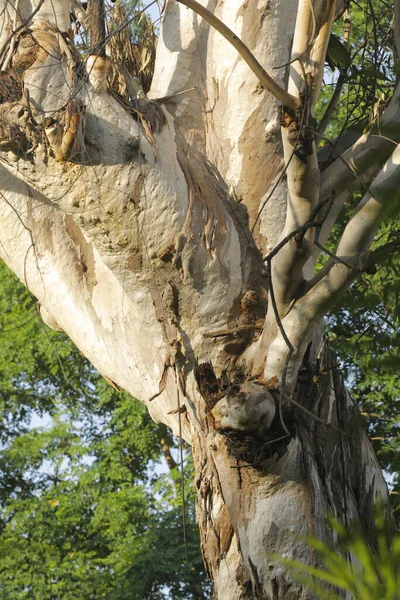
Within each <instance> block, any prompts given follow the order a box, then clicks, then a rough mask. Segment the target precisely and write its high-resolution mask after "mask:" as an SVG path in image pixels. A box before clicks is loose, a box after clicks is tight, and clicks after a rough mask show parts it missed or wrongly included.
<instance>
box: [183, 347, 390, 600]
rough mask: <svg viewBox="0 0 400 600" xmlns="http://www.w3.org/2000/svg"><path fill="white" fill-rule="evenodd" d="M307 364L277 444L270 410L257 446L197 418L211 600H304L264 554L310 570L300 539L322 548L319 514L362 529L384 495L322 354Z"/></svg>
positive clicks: (325, 535)
mask: <svg viewBox="0 0 400 600" xmlns="http://www.w3.org/2000/svg"><path fill="white" fill-rule="evenodd" d="M314 367H315V368H316V370H315V371H314V373H317V372H318V371H319V372H320V373H321V374H320V375H319V376H315V375H313V372H312V371H311V370H308V371H306V370H304V371H303V372H302V373H301V379H299V381H298V384H297V386H296V391H295V395H294V396H293V399H294V400H295V402H296V403H298V404H299V405H297V404H296V405H295V404H294V403H293V402H284V403H283V406H282V417H283V420H284V422H285V425H286V427H287V429H288V430H289V432H290V437H285V430H284V429H283V427H282V424H281V421H280V416H279V413H277V414H276V416H275V419H274V421H273V423H272V426H271V428H270V431H269V433H268V435H267V436H266V437H265V438H263V439H257V438H255V437H253V436H251V435H245V434H240V433H234V432H232V431H230V432H226V433H223V432H222V433H219V432H218V431H216V430H215V427H214V426H213V425H214V423H212V421H213V417H212V415H210V413H209V412H207V411H206V412H204V413H203V419H204V424H205V426H204V428H203V432H204V433H202V434H196V435H195V436H194V441H193V452H194V458H195V464H196V479H195V486H196V491H197V514H198V520H199V526H200V532H201V539H202V550H203V554H204V559H205V563H206V565H207V568H208V571H209V573H210V577H211V579H212V581H213V582H214V586H215V587H214V596H213V597H214V598H215V599H218V600H250V599H257V600H295V599H298V598H303V597H308V595H307V591H306V590H305V589H303V587H302V586H301V585H300V584H296V583H295V582H293V581H292V580H291V577H290V575H288V573H287V572H285V569H284V568H283V567H282V565H280V564H279V563H277V562H276V561H275V560H274V559H272V558H271V556H270V555H271V554H272V553H278V554H280V555H282V556H285V557H288V558H292V557H294V558H296V559H297V560H300V561H302V562H304V563H308V564H313V563H315V561H316V557H315V556H314V555H313V553H312V551H311V550H310V549H309V548H308V547H307V546H306V545H305V544H304V543H303V542H302V541H301V540H300V539H299V538H301V536H305V535H312V536H317V537H318V538H319V539H322V540H327V541H328V540H329V539H330V538H331V532H330V530H329V528H328V527H327V525H326V522H325V519H326V517H327V515H334V516H335V517H336V518H337V519H338V520H340V521H341V522H342V523H344V524H345V525H349V524H350V523H360V524H361V525H362V527H363V529H364V530H367V529H368V526H369V524H370V523H371V522H372V521H373V514H374V513H373V507H374V501H375V500H376V498H377V497H378V496H385V494H386V484H385V482H384V480H383V478H382V476H381V474H380V472H379V467H378V465H377V461H376V458H375V456H374V454H373V451H372V448H371V446H370V443H369V441H368V439H367V437H366V435H365V433H364V432H363V429H362V425H361V420H360V415H359V411H358V409H357V408H356V407H355V406H354V405H353V403H352V402H351V400H350V398H349V396H348V394H347V392H346V390H345V388H344V385H343V382H342V379H341V376H340V373H339V372H338V371H337V367H336V365H335V357H334V356H332V355H331V354H330V353H328V352H327V351H326V348H325V349H324V356H323V357H322V360H320V361H319V364H315V365H314ZM302 407H303V408H302ZM305 410H307V411H310V412H305ZM214 412H215V411H214ZM310 413H313V414H314V415H315V417H312V416H311V415H310ZM274 440H276V441H274Z"/></svg>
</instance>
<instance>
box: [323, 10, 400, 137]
mask: <svg viewBox="0 0 400 600" xmlns="http://www.w3.org/2000/svg"><path fill="white" fill-rule="evenodd" d="M392 15H393V12H392V10H388V5H387V3H386V2H385V1H383V0H360V1H359V2H351V3H350V4H349V9H348V13H345V14H344V16H343V17H342V18H341V19H339V20H338V21H337V22H336V24H335V26H334V30H333V34H332V37H331V40H330V43H329V47H328V52H327V61H328V64H329V67H330V69H327V70H326V73H325V82H324V83H325V85H324V86H323V88H322V90H321V95H320V100H319V104H318V108H317V113H316V117H317V121H318V120H320V119H321V117H322V115H323V114H324V112H325V110H326V108H327V106H328V105H329V102H330V100H331V98H332V95H333V93H334V90H335V87H336V86H337V85H338V81H339V79H338V74H339V73H341V74H342V79H341V80H340V82H341V85H343V87H342V90H341V94H340V101H339V103H338V105H337V107H336V110H335V113H334V118H332V119H331V120H330V122H329V125H328V128H327V136H328V137H335V136H337V135H339V134H340V133H341V132H343V131H344V130H346V129H348V128H355V127H358V128H359V129H360V130H361V129H363V128H364V127H366V126H367V125H368V123H371V122H376V121H377V119H379V116H380V114H381V112H382V109H383V108H384V107H385V106H386V104H387V100H388V98H389V97H390V95H391V93H392V91H393V87H394V84H395V82H396V78H397V77H396V74H397V64H396V62H395V60H394V58H393V48H394V39H393V27H392ZM346 31H349V41H348V43H347V41H346V35H347V34H346ZM332 71H333V72H332Z"/></svg>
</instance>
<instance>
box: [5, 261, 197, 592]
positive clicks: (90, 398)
mask: <svg viewBox="0 0 400 600" xmlns="http://www.w3.org/2000/svg"><path fill="white" fill-rule="evenodd" d="M0 279H1V284H2V285H1V293H0V314H1V315H2V316H1V317H0V335H1V341H2V344H1V345H0V390H1V392H0V401H1V414H2V421H1V424H0V435H1V449H0V468H1V487H0V599H1V600H3V599H4V600H9V599H10V598H12V599H13V600H22V599H24V598H41V599H43V600H57V599H60V600H61V599H62V600H75V599H76V600H91V599H92V598H93V599H94V598H96V600H97V599H98V598H106V599H107V600H122V599H125V598H127V597H129V598H132V600H134V599H137V600H146V598H148V599H151V600H157V599H159V600H161V599H166V598H170V597H173V598H174V599H175V598H176V599H179V598H182V599H183V598H184V599H196V600H197V599H202V598H204V597H205V593H206V584H205V583H204V581H205V575H204V570H203V566H202V560H201V556H200V553H199V540H198V533H197V528H196V526H195V522H194V511H193V491H192V489H191V487H190V486H189V481H190V477H191V473H190V468H191V467H190V461H189V462H188V464H187V470H188V477H187V478H186V479H187V482H188V483H187V487H188V489H187V490H186V498H187V502H188V503H189V509H188V510H187V514H186V518H187V522H188V524H187V538H188V553H189V561H186V558H185V548H184V536H183V529H182V502H181V492H180V479H179V477H178V475H177V474H176V473H175V471H176V470H177V469H174V470H173V472H172V474H169V475H167V474H163V475H161V476H159V470H160V467H159V463H160V456H161V447H160V440H161V437H163V438H164V441H165V436H166V435H167V434H166V431H165V428H162V429H161V428H160V426H157V425H156V424H154V423H153V422H152V421H151V419H150V417H149V416H148V413H147V411H146V410H145V408H144V407H143V406H142V405H140V404H139V403H138V402H136V401H134V400H133V399H132V398H131V397H130V396H129V395H128V394H125V393H117V392H116V391H115V390H114V389H113V388H112V387H110V386H109V385H108V384H106V382H105V381H104V380H103V379H102V378H100V376H99V375H98V373H96V372H95V371H94V369H93V368H92V367H91V366H90V365H89V363H88V362H87V361H86V360H85V359H84V357H83V356H82V355H81V354H80V353H79V351H78V350H77V349H76V348H75V347H74V345H73V344H72V343H71V342H70V341H69V340H68V339H66V337H65V336H64V335H63V334H60V333H56V332H53V331H50V330H48V329H47V328H46V327H45V326H44V325H43V323H41V321H40V320H39V318H38V317H37V315H36V312H35V305H34V300H33V299H32V297H31V296H30V295H29V293H28V292H27V291H26V290H25V288H23V286H22V285H21V284H19V283H18V282H17V281H16V280H15V277H14V276H13V275H11V273H10V272H9V271H8V270H7V269H6V267H5V266H4V264H1V265H0ZM39 417H44V418H45V426H34V425H35V421H36V422H37V420H38V418H39ZM166 442H167V443H168V444H169V446H170V447H173V446H174V442H173V440H172V439H171V437H170V436H167V439H166ZM172 565H173V566H172Z"/></svg>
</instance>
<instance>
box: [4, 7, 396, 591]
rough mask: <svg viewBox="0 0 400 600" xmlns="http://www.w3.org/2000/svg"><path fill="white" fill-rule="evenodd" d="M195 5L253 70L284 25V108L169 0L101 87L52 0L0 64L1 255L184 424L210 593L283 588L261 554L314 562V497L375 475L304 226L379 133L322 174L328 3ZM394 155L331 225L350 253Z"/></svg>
mask: <svg viewBox="0 0 400 600" xmlns="http://www.w3.org/2000/svg"><path fill="white" fill-rule="evenodd" d="M342 4H343V3H340V2H338V3H337V4H336V11H339V12H340V10H341V9H342V7H341V5H342ZM202 5H203V6H204V7H206V8H207V9H208V10H209V11H210V12H211V13H212V14H213V15H215V16H217V17H218V19H220V20H221V21H222V22H223V23H225V25H226V26H227V27H229V30H230V31H232V32H233V35H234V36H236V37H240V39H241V40H242V42H243V44H245V46H246V48H247V49H248V50H249V52H250V53H252V55H254V57H255V58H256V59H257V61H258V63H259V64H261V65H262V67H263V69H264V70H265V72H266V73H271V72H273V71H272V69H273V67H277V66H279V65H285V64H286V63H287V62H288V60H289V58H290V46H291V38H292V36H293V35H294V37H295V42H296V43H295V46H294V48H293V53H294V54H299V53H300V54H301V53H302V52H304V57H300V59H301V60H303V59H304V64H303V69H302V68H298V66H297V67H296V68H295V67H294V66H293V65H292V66H291V67H290V68H287V64H286V66H284V67H282V68H280V69H278V71H275V72H274V73H276V74H275V75H274V79H275V83H276V84H277V85H278V86H280V88H282V90H284V91H285V92H284V93H285V94H287V92H288V93H289V94H292V95H293V96H295V97H296V99H297V100H298V105H299V107H300V108H295V110H293V107H292V108H290V107H283V108H282V109H281V110H280V111H279V110H278V102H277V100H276V99H275V97H274V96H273V95H272V94H271V93H270V92H269V91H268V90H267V89H264V88H263V86H262V85H261V84H260V82H259V81H258V79H257V77H256V74H255V73H254V72H252V71H251V70H250V69H249V67H248V65H247V64H246V62H245V61H243V60H242V59H241V58H240V56H238V54H237V52H236V50H235V48H233V47H232V45H231V44H229V43H228V41H227V40H226V39H224V38H223V37H222V36H221V35H220V34H219V33H218V32H217V31H215V30H213V29H212V28H210V27H209V26H208V25H207V24H206V23H205V22H204V21H203V20H202V19H201V18H200V16H198V15H196V14H195V13H193V12H191V11H189V10H187V9H186V8H184V7H182V6H179V5H178V4H177V3H176V2H174V1H172V0H169V1H168V2H167V4H166V8H165V15H164V21H163V25H162V29H161V33H160V40H159V44H158V51H157V60H156V66H155V75H154V80H153V84H152V89H151V92H150V93H149V96H148V97H141V98H139V99H136V100H135V99H134V100H132V99H131V97H130V96H129V94H126V95H121V93H120V91H119V89H113V88H112V87H111V84H110V81H112V80H113V79H112V77H111V75H110V73H109V72H108V60H109V59H108V57H107V56H106V55H105V53H104V52H98V53H96V52H93V53H92V54H91V56H90V57H89V59H88V60H86V61H85V60H82V59H81V57H79V56H78V55H77V53H76V51H75V49H74V47H73V43H72V41H71V39H70V37H69V33H68V32H69V27H70V25H69V11H68V3H66V2H61V1H60V2H56V3H55V6H56V8H57V10H56V12H54V13H53V14H50V12H49V5H48V3H46V2H45V3H44V4H43V8H40V10H39V11H38V12H37V14H36V15H35V16H34V17H33V18H32V22H29V25H28V24H27V26H26V27H25V28H22V29H21V30H20V31H19V32H18V33H17V35H16V36H15V40H14V41H15V44H14V46H13V47H12V48H11V53H10V56H11V54H12V57H11V60H10V64H9V66H8V67H7V69H6V70H5V71H4V72H2V73H1V77H2V78H3V79H2V80H3V81H4V82H6V83H7V86H8V87H7V89H8V91H7V94H3V95H2V96H1V98H0V158H1V165H0V181H1V190H2V191H1V201H2V203H1V210H2V218H1V220H0V240H1V245H0V254H1V256H2V258H3V259H4V260H5V261H6V262H7V263H8V264H9V265H10V267H11V268H12V269H13V270H14V272H15V273H17V275H18V276H19V277H20V279H21V280H22V281H23V282H24V283H25V284H26V285H27V287H28V288H29V289H30V290H31V291H32V292H33V293H34V294H35V295H36V297H37V299H38V302H39V303H40V313H41V314H42V315H43V318H44V320H45V322H47V323H48V324H49V325H50V326H52V327H54V328H56V329H61V330H63V331H65V332H66V333H67V334H68V335H69V336H70V337H71V339H72V340H73V341H74V342H75V343H76V344H77V346H78V347H79V348H80V349H81V351H82V352H83V354H84V355H85V356H87V357H88V359H89V360H90V361H91V362H92V363H93V364H94V366H95V367H96V368H97V369H98V370H99V371H100V372H101V373H102V374H103V375H104V376H105V377H106V378H108V379H109V380H111V381H113V382H115V384H116V385H117V386H119V387H120V388H123V389H126V390H127V391H129V392H130V393H131V394H132V395H133V396H134V397H136V398H138V399H140V400H141V401H142V402H144V403H145V404H146V406H147V407H148V410H149V412H150V414H151V416H152V417H153V419H154V420H156V421H158V422H162V423H163V424H165V425H167V426H168V427H171V428H172V429H173V431H174V432H175V433H178V431H179V429H180V427H179V426H180V425H181V426H182V435H183V437H184V438H185V440H187V441H188V442H189V443H191V444H192V445H193V453H194V459H195V469H196V480H195V486H196V490H197V514H198V520H199V525H200V531H201V538H202V548H203V554H204V558H205V562H206V565H207V569H208V572H209V574H210V576H211V578H212V580H213V583H214V597H215V599H218V600H236V599H237V600H239V599H241V600H245V599H247V600H250V598H257V599H259V600H264V599H265V600H266V599H268V600H280V599H282V600H283V599H286V600H287V599H293V600H295V599H297V598H305V597H307V592H306V591H305V590H304V589H303V588H302V586H300V585H297V584H295V583H294V582H293V581H292V580H291V578H290V576H289V575H288V573H287V572H286V569H285V568H284V567H282V566H280V565H278V564H277V563H276V561H274V560H272V559H271V558H270V554H271V553H273V552H277V553H280V554H283V555H284V556H289V557H294V558H296V559H298V560H303V561H305V562H309V563H313V562H314V561H315V557H314V556H313V555H311V554H310V551H309V549H307V548H306V547H305V545H304V544H303V543H301V542H300V541H298V537H296V536H299V535H301V534H314V535H317V536H318V537H320V538H321V539H329V536H330V532H329V530H328V528H327V526H326V524H325V520H324V519H325V517H326V515H327V514H328V513H333V514H334V515H335V516H336V517H337V518H338V519H340V520H342V521H343V522H344V523H346V524H349V523H351V522H361V523H362V524H365V523H364V520H366V521H367V520H368V519H369V517H370V515H371V511H372V505H373V501H374V499H375V498H376V497H378V496H381V497H385V495H386V487H385V484H384V481H383V479H382V475H381V473H380V471H379V467H378V465H377V462H376V459H375V457H374V455H373V452H372V450H371V447H370V445H369V442H368V440H367V438H366V436H365V434H364V433H363V431H362V426H361V423H360V421H359V417H358V413H357V409H356V408H355V407H354V406H353V404H352V402H351V400H350V399H349V397H348V395H347V394H346V392H345V390H344V388H343V384H342V382H341V379H340V374H339V373H338V372H337V368H336V365H335V360H334V357H332V356H331V354H330V352H329V349H328V346H327V343H326V341H325V340H324V337H323V323H322V317H323V313H324V312H325V311H326V309H327V304H326V303H325V304H324V303H323V302H322V300H321V297H320V296H319V295H318V289H319V288H318V286H319V285H320V286H321V285H322V286H323V285H325V286H327V285H329V283H330V279H329V273H328V274H326V273H325V272H324V273H323V274H322V275H320V276H319V279H318V278H317V279H315V278H314V268H313V264H314V262H313V261H314V260H315V257H316V255H317V252H316V251H315V247H313V240H314V237H313V233H314V232H315V229H316V228H317V227H320V228H322V227H323V226H325V229H326V228H327V225H326V224H327V223H330V224H333V223H334V220H335V214H336V212H337V209H338V206H339V205H340V202H342V201H343V196H340V195H339V194H340V192H342V190H343V188H344V187H346V186H347V185H349V184H350V183H351V184H353V183H354V182H355V181H356V182H357V177H356V176H355V173H357V176H358V174H359V173H362V172H363V171H364V170H365V169H366V168H367V167H369V166H371V164H374V163H377V162H378V160H380V158H381V156H384V157H385V158H386V159H387V158H389V156H390V154H391V152H392V151H393V148H391V149H389V143H388V142H387V141H385V140H384V139H381V138H379V139H377V138H374V137H372V136H371V135H369V136H368V135H364V136H362V137H361V138H360V139H359V140H358V141H357V142H356V143H355V144H354V145H353V146H352V147H350V148H349V149H348V150H347V151H346V153H345V156H346V157H347V158H346V160H347V159H348V160H349V162H350V168H349V167H347V166H343V163H342V162H341V161H340V160H339V161H338V160H337V161H335V162H333V163H332V164H330V166H328V167H327V168H326V170H325V171H324V172H323V173H322V176H321V178H320V168H319V164H318V160H317V153H316V149H315V143H314V140H313V139H312V136H310V131H311V130H310V123H311V117H312V114H313V109H314V105H315V101H316V97H317V94H318V89H319V84H320V81H321V69H322V65H323V61H324V53H325V50H326V43H327V39H328V36H329V32H330V28H331V25H332V21H333V18H334V9H335V3H333V2H329V3H323V2H314V3H313V7H314V13H315V14H314V17H316V21H315V23H316V24H315V26H313V25H312V18H311V17H312V15H311V14H310V11H309V8H310V6H311V4H310V2H309V0H305V2H299V6H300V8H301V9H302V10H303V9H304V10H303V12H304V11H305V12H304V14H307V15H308V16H307V18H306V17H304V18H303V17H302V16H301V15H302V14H303V13H302V12H301V11H300V13H299V18H298V19H297V23H298V25H297V26H296V25H295V21H296V11H295V10H294V9H293V3H292V2H289V1H287V0H270V1H268V0H259V2H258V3H255V2H251V3H248V2H243V1H242V0H230V2H229V3H228V2H219V1H217V0H203V2H202ZM21 6H22V4H21ZM24 6H25V5H24ZM93 6H94V5H93ZM307 6H308V9H307ZM10 7H12V5H11V4H10V5H8V6H7V11H8V12H7V11H6V12H5V13H4V17H3V21H4V31H9V29H10V22H13V17H14V16H15V11H14V14H13V12H12V9H11V8H10ZM25 9H26V11H27V14H28V16H29V14H30V13H29V9H30V7H29V6H28V4H27V6H26V7H25ZM71 10H74V11H75V12H76V11H78V12H79V6H78V7H77V6H76V3H75V2H74V4H73V5H72V6H71ZM24 14H25V13H24ZM66 15H68V23H67V22H66ZM82 18H84V17H82ZM10 19H11V21H10ZM304 19H306V20H304ZM307 19H308V20H307ZM100 25H101V24H99V23H98V32H97V34H96V35H97V38H96V37H95V42H96V43H97V44H99V43H100V42H101V39H100V38H101V37H102V35H103V34H102V33H101V26H100ZM99 32H100V33H99ZM3 38H4V39H6V37H4V36H3ZM3 38H2V39H3ZM100 45H101V44H100ZM10 47H11V46H8V47H7V48H8V49H10ZM101 47H102V48H104V46H101ZM287 71H290V74H289V83H288V85H286V84H287V81H286V80H287V78H288V77H287V75H288V73H287ZM304 73H305V75H304ZM302 77H303V80H301V78H302ZM299 78H300V79H299ZM114 79H115V78H114ZM313 82H314V83H313ZM313 85H314V87H313ZM193 87H195V89H194V90H192V88H193ZM272 87H273V86H272ZM272 87H271V89H272ZM183 90H191V91H190V92H188V93H185V94H182V95H176V93H178V92H181V91H183ZM286 90H287V92H286ZM307 90H308V91H307ZM307 94H308V95H307ZM397 94H398V91H396V92H395V97H394V99H393V101H392V103H391V104H390V105H389V107H388V109H387V112H386V115H385V116H384V117H383V118H382V124H383V125H384V126H385V127H388V126H390V125H391V123H393V121H394V120H396V119H397V116H398V102H397ZM291 97H292V96H291ZM296 106H297V105H296ZM281 126H282V135H281V131H280V129H281ZM393 135H397V134H395V133H394V134H393ZM392 145H393V144H392ZM377 149H379V150H380V152H381V155H379V156H377V154H376V151H377ZM374 153H375V155H374ZM397 162H398V161H397V153H396V154H395V155H393V157H392V158H391V159H389V162H388V165H389V167H390V168H389V170H388V172H387V173H386V171H385V172H383V174H382V175H381V176H378V178H377V179H376V181H375V187H374V186H373V185H372V187H371V189H372V190H373V192H374V194H375V196H374V197H375V198H377V199H378V200H376V201H373V200H371V198H370V197H369V196H368V198H366V200H365V203H364V204H363V205H362V206H361V207H360V211H359V214H361V212H362V211H363V210H367V211H368V214H369V215H372V217H371V219H372V221H373V223H372V224H371V226H370V228H369V229H368V227H366V226H365V223H364V222H363V223H361V221H363V220H362V219H361V218H358V217H357V215H355V217H354V219H355V221H354V222H353V225H351V226H350V228H349V229H348V230H347V234H346V232H345V234H344V238H343V239H344V241H343V245H345V242H346V239H347V238H346V236H348V235H349V232H351V227H353V226H354V227H355V229H356V230H357V235H358V238H357V240H358V242H359V243H358V242H357V243H356V244H355V247H353V248H350V249H347V250H348V252H347V250H346V252H345V254H346V256H347V254H348V253H350V255H351V256H350V259H354V260H355V259H357V257H358V255H359V254H360V252H365V250H366V249H367V246H368V243H369V242H370V241H371V235H373V232H374V231H375V229H374V228H375V227H376V226H377V223H378V222H379V219H380V218H381V217H382V214H383V211H382V210H381V208H382V206H383V204H385V203H387V202H386V197H387V194H386V195H385V194H384V196H382V195H381V194H382V193H383V191H382V190H385V185H386V184H389V185H390V194H389V196H390V198H389V200H388V201H389V202H390V203H392V202H393V201H396V199H397V196H396V189H397V187H396V182H397V179H398V165H397ZM271 191H273V193H271ZM386 192H387V190H386ZM330 195H332V203H331V204H330V205H329V206H328V209H329V210H327V211H325V213H323V212H321V213H320V212H319V208H318V203H319V201H320V200H324V199H326V197H328V196H329V197H330ZM336 197H337V199H336ZM335 202H336V203H335ZM317 209H318V210H317ZM335 211H336V212H335ZM327 212H328V213H329V215H328V218H327V219H326V220H325V221H324V220H323V218H322V217H321V215H323V216H324V215H325V216H326V213H327ZM318 219H320V221H318ZM310 220H311V222H312V223H313V225H312V226H311V225H309V222H310ZM296 228H299V230H297V229H296ZM323 235H326V231H325V230H324V231H323ZM352 237H353V234H352ZM354 239H355V238H354ZM279 244H281V246H280V247H279ZM278 247H279V248H280V249H279V251H275V254H274V256H273V258H272V259H271V261H267V267H268V268H266V263H265V260H264V259H265V256H266V255H267V254H269V253H271V252H272V253H273V252H274V249H275V250H276V248H278ZM346 248H347V246H346ZM339 250H340V248H339ZM348 258H349V257H347V258H346V260H347V259H348ZM341 267H344V268H345V269H347V270H346V272H345V273H344V279H345V281H344V282H342V284H340V285H336V289H335V293H339V291H338V288H339V287H340V293H341V292H342V291H344V290H345V288H346V287H348V285H349V284H350V281H351V280H352V277H353V276H356V274H355V273H354V272H353V271H354V269H353V270H351V269H350V270H351V271H352V272H351V276H349V272H348V271H349V265H347V266H346V265H343V264H342V265H338V264H336V263H335V265H334V268H332V269H331V271H332V273H334V272H335V273H336V272H339V271H340V272H342V271H343V269H342V268H341ZM339 278H340V277H339ZM335 293H332V298H329V301H330V300H332V301H334V300H335ZM311 294H314V296H313V298H314V300H315V301H314V302H308V299H309V298H310V296H311ZM324 302H325V300H324ZM178 395H179V398H178ZM178 406H181V410H178ZM166 451H167V449H166ZM366 524H367V523H366Z"/></svg>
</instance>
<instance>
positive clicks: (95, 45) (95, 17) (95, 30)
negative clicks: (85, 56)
mask: <svg viewBox="0 0 400 600" xmlns="http://www.w3.org/2000/svg"><path fill="white" fill-rule="evenodd" d="M88 29H89V34H90V46H91V50H90V53H91V55H93V56H102V57H105V56H106V46H105V41H104V40H105V38H106V24H105V12H104V0H89V14H88Z"/></svg>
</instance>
